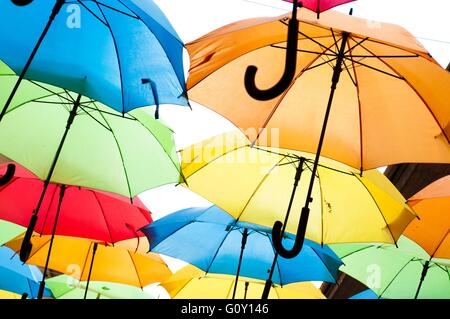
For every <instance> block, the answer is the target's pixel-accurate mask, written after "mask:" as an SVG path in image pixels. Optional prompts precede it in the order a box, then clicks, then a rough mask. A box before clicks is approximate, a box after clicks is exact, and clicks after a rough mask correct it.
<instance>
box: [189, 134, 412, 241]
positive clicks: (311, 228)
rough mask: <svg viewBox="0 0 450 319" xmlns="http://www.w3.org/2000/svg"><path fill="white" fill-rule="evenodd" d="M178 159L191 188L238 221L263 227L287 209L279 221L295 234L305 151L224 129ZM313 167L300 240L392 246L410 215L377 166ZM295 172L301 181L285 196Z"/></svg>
mask: <svg viewBox="0 0 450 319" xmlns="http://www.w3.org/2000/svg"><path fill="white" fill-rule="evenodd" d="M181 159H182V171H183V174H184V176H185V178H186V181H187V184H186V186H187V187H189V189H191V190H192V191H194V192H196V193H198V194H200V195H201V196H203V197H204V198H206V199H207V200H209V201H210V202H212V203H215V204H216V205H217V206H219V207H220V208H222V209H224V210H225V211H226V212H228V213H229V214H231V215H232V216H233V217H234V218H237V219H239V221H241V222H249V223H255V224H260V225H263V226H267V227H271V226H272V225H273V223H274V221H275V220H277V219H281V220H283V219H285V212H286V210H288V208H289V206H291V209H290V216H289V219H290V220H289V221H288V222H287V224H286V223H285V225H287V226H286V231H287V232H289V233H295V230H296V227H297V223H296V221H297V220H298V218H299V216H300V212H301V207H302V204H303V203H302V202H303V199H304V197H305V193H306V189H307V186H308V184H307V182H308V181H307V180H308V179H309V177H310V176H311V167H312V156H311V154H307V153H302V152H296V151H289V150H282V149H273V148H266V147H251V146H250V145H249V142H248V140H247V139H245V137H243V136H242V135H241V134H239V133H235V132H231V133H228V134H224V135H219V136H216V137H213V138H211V139H208V140H205V141H203V142H201V143H199V144H195V145H193V146H191V147H189V148H186V149H184V150H182V151H181ZM302 159H303V160H302ZM301 162H303V163H302V164H300V163H301ZM320 164H321V165H320V166H319V168H318V170H317V175H316V180H317V184H315V187H314V189H313V195H314V198H315V200H314V201H313V202H312V203H311V218H310V222H309V224H308V228H307V231H306V238H308V239H310V240H313V241H315V242H318V243H322V244H323V243H325V244H330V243H349V242H385V243H395V241H396V240H397V239H398V237H399V236H400V235H401V234H402V232H403V230H404V229H405V228H406V226H407V225H408V223H409V222H410V221H411V220H412V219H414V217H415V215H414V213H413V212H412V211H411V210H410V208H409V207H408V205H406V204H405V201H406V200H405V199H404V197H403V196H402V195H401V194H400V193H399V191H398V190H397V189H396V188H395V186H394V185H392V183H391V182H390V181H389V180H388V179H387V178H386V177H385V176H384V175H383V174H381V173H379V172H378V171H377V170H369V171H364V172H363V173H362V174H361V175H360V172H359V171H358V170H355V169H352V168H350V167H348V166H345V165H343V164H340V163H337V162H335V161H332V160H330V159H327V158H321V162H320ZM299 168H300V169H299ZM299 173H300V174H302V176H303V175H306V177H307V178H303V177H302V178H301V179H300V181H299V185H298V186H297V188H296V189H295V192H294V193H293V194H291V192H292V187H293V186H292V185H293V184H294V183H296V180H297V179H298V178H299V177H300V176H299ZM292 195H294V197H292ZM291 199H292V203H291V205H290V202H291ZM355 225H357V227H355Z"/></svg>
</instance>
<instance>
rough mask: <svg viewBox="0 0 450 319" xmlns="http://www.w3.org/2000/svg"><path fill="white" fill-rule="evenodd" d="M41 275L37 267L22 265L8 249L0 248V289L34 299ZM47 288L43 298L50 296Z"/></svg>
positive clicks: (17, 257)
mask: <svg viewBox="0 0 450 319" xmlns="http://www.w3.org/2000/svg"><path fill="white" fill-rule="evenodd" d="M41 277H42V274H41V272H40V270H39V268H38V267H36V266H33V265H24V264H22V262H21V261H20V259H19V256H17V255H15V253H14V251H13V250H11V249H9V248H8V247H0V289H1V290H6V291H10V292H14V293H17V294H20V295H22V294H27V295H29V296H30V297H31V298H36V296H37V295H38V290H39V279H40V278H41ZM51 295H52V294H51V292H50V290H48V287H46V288H45V290H44V296H51Z"/></svg>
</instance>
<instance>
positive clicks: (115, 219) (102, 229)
mask: <svg viewBox="0 0 450 319" xmlns="http://www.w3.org/2000/svg"><path fill="white" fill-rule="evenodd" d="M6 165H7V164H0V176H1V174H2V171H4V169H5V168H6ZM43 187H44V185H43V182H42V181H41V180H40V179H39V178H37V177H36V176H34V175H33V174H32V173H30V172H29V171H27V170H26V169H25V168H23V167H21V166H20V165H19V164H16V174H15V176H14V179H13V180H12V181H11V182H10V183H9V184H7V185H5V186H3V187H0V219H2V220H7V221H10V222H13V223H15V224H19V225H22V226H25V227H26V226H27V225H28V222H29V220H30V218H31V216H32V214H33V209H34V208H35V207H36V203H37V202H38V201H39V196H40V194H41V193H42V189H43ZM60 201H61V204H59V203H60ZM41 207H42V213H41V214H42V216H41V218H40V219H38V222H37V224H36V227H35V229H34V230H35V232H37V233H39V234H42V235H51V234H52V232H53V226H54V225H55V222H56V221H57V222H58V224H57V228H56V231H55V234H56V235H62V236H72V237H82V238H89V239H93V240H100V241H103V242H105V243H113V244H114V243H116V242H118V241H122V240H126V239H130V238H136V237H137V238H139V236H142V235H143V234H142V233H139V232H138V229H139V228H141V227H143V226H145V225H147V224H148V223H151V221H152V219H151V216H150V212H149V211H148V209H147V208H146V207H145V206H144V204H143V203H142V202H141V201H140V200H139V198H137V197H135V198H134V199H133V203H131V202H130V199H129V198H127V197H124V196H121V195H116V194H113V193H105V192H101V191H95V190H92V189H88V188H83V187H78V186H64V185H57V184H50V185H49V186H48V188H47V192H46V196H45V197H44V199H43V203H42V206H41ZM11 231H12V233H11V236H7V238H8V237H9V238H8V239H10V238H12V237H15V236H17V235H19V234H20V233H23V228H22V227H15V229H14V228H13V229H12V230H11ZM14 234H15V236H14ZM2 236H3V235H2Z"/></svg>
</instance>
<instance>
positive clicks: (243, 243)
mask: <svg viewBox="0 0 450 319" xmlns="http://www.w3.org/2000/svg"><path fill="white" fill-rule="evenodd" d="M247 237H248V229H247V228H245V229H244V232H243V233H242V243H241V254H240V255H239V263H238V267H237V271H236V279H235V281H234V289H233V299H234V298H235V296H236V290H237V286H238V281H239V273H240V272H241V265H242V257H243V256H244V249H245V245H246V244H247Z"/></svg>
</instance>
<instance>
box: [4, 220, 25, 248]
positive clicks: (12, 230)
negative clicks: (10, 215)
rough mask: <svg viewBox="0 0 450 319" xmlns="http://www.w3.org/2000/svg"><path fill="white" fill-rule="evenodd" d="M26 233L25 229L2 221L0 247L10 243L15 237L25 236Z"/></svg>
mask: <svg viewBox="0 0 450 319" xmlns="http://www.w3.org/2000/svg"><path fill="white" fill-rule="evenodd" d="M24 231H25V227H22V226H19V225H16V224H14V223H10V222H7V221H4V220H0V246H1V245H3V244H4V243H6V242H8V241H10V240H11V239H13V238H14V237H17V236H19V235H20V234H23V232H24Z"/></svg>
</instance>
